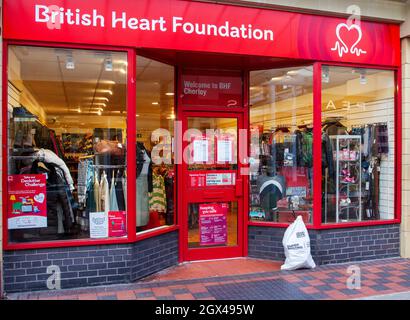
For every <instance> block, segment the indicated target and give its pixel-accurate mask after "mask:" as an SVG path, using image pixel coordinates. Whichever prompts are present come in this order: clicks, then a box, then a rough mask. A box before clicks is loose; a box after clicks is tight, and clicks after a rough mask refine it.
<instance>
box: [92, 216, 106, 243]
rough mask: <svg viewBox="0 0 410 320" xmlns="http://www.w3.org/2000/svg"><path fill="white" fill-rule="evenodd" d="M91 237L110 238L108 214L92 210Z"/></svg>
mask: <svg viewBox="0 0 410 320" xmlns="http://www.w3.org/2000/svg"><path fill="white" fill-rule="evenodd" d="M90 238H93V239H95V238H108V214H107V213H105V212H90Z"/></svg>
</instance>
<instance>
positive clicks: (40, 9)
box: [35, 4, 50, 22]
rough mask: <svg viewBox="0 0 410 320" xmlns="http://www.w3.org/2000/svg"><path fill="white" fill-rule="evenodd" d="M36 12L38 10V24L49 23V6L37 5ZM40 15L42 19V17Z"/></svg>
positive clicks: (36, 16)
mask: <svg viewBox="0 0 410 320" xmlns="http://www.w3.org/2000/svg"><path fill="white" fill-rule="evenodd" d="M35 10H36V15H35V21H36V22H48V20H49V19H50V17H49V16H48V13H49V10H48V7H47V6H43V5H39V4H36V6H35ZM40 14H41V16H42V17H40Z"/></svg>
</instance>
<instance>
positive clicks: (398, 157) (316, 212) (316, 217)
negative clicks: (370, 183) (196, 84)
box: [247, 62, 402, 230]
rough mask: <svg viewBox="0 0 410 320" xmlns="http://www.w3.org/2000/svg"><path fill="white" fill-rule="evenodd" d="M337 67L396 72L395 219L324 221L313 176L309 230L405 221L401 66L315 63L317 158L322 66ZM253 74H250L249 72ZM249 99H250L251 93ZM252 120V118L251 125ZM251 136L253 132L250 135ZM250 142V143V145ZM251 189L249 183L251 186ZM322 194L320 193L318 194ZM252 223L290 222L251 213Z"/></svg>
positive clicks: (318, 171) (317, 153)
mask: <svg viewBox="0 0 410 320" xmlns="http://www.w3.org/2000/svg"><path fill="white" fill-rule="evenodd" d="M323 65H326V66H335V67H354V68H369V69H379V70H390V71H393V72H394V81H395V83H394V85H395V90H394V136H395V141H394V144H395V146H394V147H395V155H394V192H395V194H394V219H391V220H374V221H360V222H344V223H328V224H324V223H322V183H321V179H320V178H314V179H313V194H314V196H313V223H310V224H307V225H306V227H307V228H308V229H316V230H323V229H339V228H353V227H365V226H374V225H390V224H400V223H401V175H402V168H401V164H402V140H401V138H402V124H401V119H402V114H401V112H402V106H401V103H402V98H401V85H402V83H401V67H386V66H379V65H367V64H354V63H335V62H329V63H326V62H314V63H313V159H322V140H321V139H322V131H321V124H322V66H323ZM248 77H249V75H248ZM247 94H248V99H249V93H248V92H247ZM249 124H250V121H248V125H249ZM248 136H249V134H248ZM249 143H250V142H248V145H249ZM313 172H314V174H313V176H314V177H321V175H322V161H321V160H320V161H315V162H314V164H313ZM247 190H248V192H249V185H247ZM318 195H319V196H318ZM248 226H263V227H274V228H286V227H288V226H289V224H288V223H275V222H256V221H250V220H249V215H248Z"/></svg>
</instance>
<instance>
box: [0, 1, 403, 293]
mask: <svg viewBox="0 0 410 320" xmlns="http://www.w3.org/2000/svg"><path fill="white" fill-rule="evenodd" d="M3 12H4V14H3V18H4V19H3V20H4V32H3V43H4V44H3V69H2V71H3V92H2V94H3V95H2V101H3V112H2V139H3V141H2V142H3V149H2V150H3V158H2V172H3V181H2V201H3V207H2V209H3V211H2V214H3V243H4V250H5V254H4V275H5V290H6V291H8V292H13V291H24V290H33V289H47V288H48V285H49V281H48V279H50V276H53V275H54V274H55V272H58V274H59V277H60V278H59V279H61V288H68V287H78V286H89V285H98V284H109V283H124V282H130V281H135V280H137V279H140V278H142V277H144V276H147V275H149V274H152V273H155V272H158V271H160V270H162V269H164V268H167V267H169V266H172V265H176V264H178V263H179V262H184V261H193V260H206V259H226V258H233V257H244V256H250V257H257V258H266V259H274V260H283V259H284V250H283V246H282V238H283V234H284V231H285V230H286V228H287V227H288V226H289V224H290V223H292V222H293V221H294V220H295V219H296V217H297V216H302V218H303V220H304V222H305V224H306V225H307V228H308V230H309V234H310V237H311V249H312V255H313V258H314V259H315V261H316V262H317V263H318V264H327V263H340V262H349V261H358V260H368V259H378V258H384V257H395V256H399V247H400V234H399V232H400V222H401V184H400V182H401V119H402V114H401V93H400V90H401V89H400V88H401V83H400V79H401V75H400V74H401V73H400V72H401V69H400V36H399V26H398V25H394V24H384V23H379V22H370V21H360V18H359V17H354V18H349V19H347V20H346V19H344V18H336V17H326V16H319V15H308V14H299V13H291V12H285V11H274V10H267V9H255V8H247V7H241V6H231V5H220V4H209V3H201V2H196V1H183V0H164V1H162V0H161V1H148V0H147V1H145V0H144V1H142V0H141V1H122V2H118V1H105V2H104V3H101V1H87V2H84V1H80V0H72V1H69V2H67V1H62V0H44V1H41V2H40V1H36V0H24V1H23V0H21V1H20V0H19V1H17V0H13V1H7V0H5V1H4V10H3ZM198 13H201V14H198ZM17 17H18V18H17ZM238 263H239V262H238ZM49 289H50V288H49Z"/></svg>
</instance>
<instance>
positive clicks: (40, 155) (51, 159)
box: [33, 149, 74, 190]
mask: <svg viewBox="0 0 410 320" xmlns="http://www.w3.org/2000/svg"><path fill="white" fill-rule="evenodd" d="M33 156H35V157H37V159H38V160H40V161H42V162H46V163H51V164H54V165H56V166H58V167H59V168H60V169H61V170H63V172H64V176H65V179H66V180H67V183H68V185H69V187H70V190H74V181H73V178H72V177H71V173H70V170H68V167H67V165H66V164H65V162H64V161H63V160H62V159H60V158H59V157H58V156H57V155H56V154H55V153H54V152H53V151H51V150H48V149H40V150H38V151H37V152H35V153H34V154H33Z"/></svg>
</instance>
